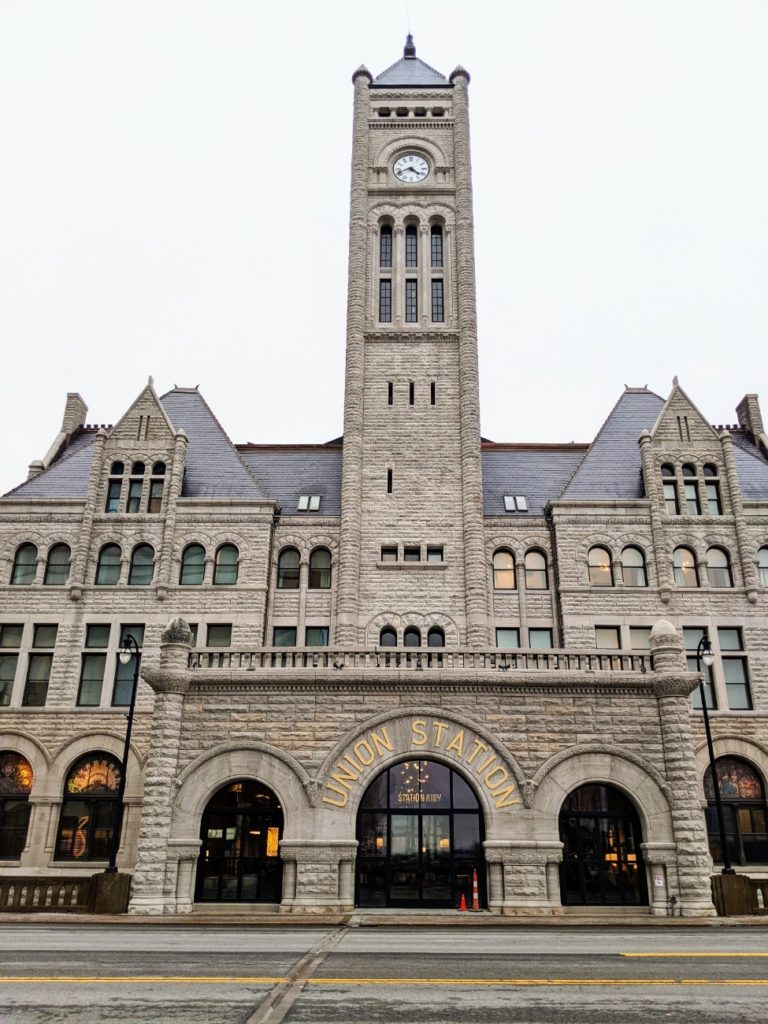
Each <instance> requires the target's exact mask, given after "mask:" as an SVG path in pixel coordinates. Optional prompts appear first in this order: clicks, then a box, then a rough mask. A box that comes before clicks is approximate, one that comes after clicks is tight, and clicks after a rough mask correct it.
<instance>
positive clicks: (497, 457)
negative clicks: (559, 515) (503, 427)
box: [481, 444, 586, 518]
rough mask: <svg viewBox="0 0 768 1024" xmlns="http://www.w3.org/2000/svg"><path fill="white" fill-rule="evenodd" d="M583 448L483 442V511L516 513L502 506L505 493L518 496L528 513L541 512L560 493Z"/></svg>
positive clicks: (579, 460)
mask: <svg viewBox="0 0 768 1024" xmlns="http://www.w3.org/2000/svg"><path fill="white" fill-rule="evenodd" d="M585 450H586V445H562V447H560V446H557V445H519V446H517V445H493V444H486V445H483V450H482V456H481V457H482V466H483V513H484V514H485V515H487V516H509V517H511V518H514V517H515V516H519V515H520V513H519V512H508V511H507V510H506V508H505V507H504V496H505V495H508V494H509V495H512V496H516V495H522V496H523V497H524V498H525V500H526V502H527V504H528V512H529V513H530V514H532V515H542V514H543V512H544V508H545V507H546V505H547V504H548V503H549V502H550V501H554V500H555V499H556V498H558V497H559V496H560V494H561V493H562V490H563V488H564V487H565V485H566V484H567V483H568V481H569V480H570V478H571V476H572V475H573V473H574V471H575V469H576V468H577V466H578V465H579V463H580V462H581V461H582V459H583V458H584V452H585ZM523 514H524V513H523Z"/></svg>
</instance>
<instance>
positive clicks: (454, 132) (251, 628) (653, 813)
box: [0, 37, 768, 915]
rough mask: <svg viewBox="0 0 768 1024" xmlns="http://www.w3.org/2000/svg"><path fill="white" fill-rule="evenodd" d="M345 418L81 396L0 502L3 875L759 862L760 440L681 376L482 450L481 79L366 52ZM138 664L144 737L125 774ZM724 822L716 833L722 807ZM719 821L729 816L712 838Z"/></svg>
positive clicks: (490, 897)
mask: <svg viewBox="0 0 768 1024" xmlns="http://www.w3.org/2000/svg"><path fill="white" fill-rule="evenodd" d="M353 84H354V107H353V146H352V182H351V200H350V250H349V298H348V317H347V340H346V345H347V348H346V353H347V357H346V392H345V408H344V434H343V439H341V438H339V439H337V440H335V441H331V442H328V443H327V444H308V445H304V446H268V445H250V444H247V445H237V444H233V443H232V442H231V441H230V439H229V438H228V436H227V434H226V433H225V431H224V429H223V427H222V426H221V424H220V423H219V421H218V420H217V418H216V416H215V415H214V413H213V412H212V410H211V409H210V408H209V407H208V405H207V404H206V402H205V399H204V398H203V395H202V394H201V393H200V392H199V391H198V390H197V389H196V388H180V387H176V388H174V389H173V390H172V391H169V392H168V393H167V394H164V395H162V396H158V394H157V393H156V392H155V389H154V387H153V384H152V381H151V379H150V381H149V383H148V385H147V387H146V388H145V389H144V390H143V391H142V393H141V394H140V395H139V396H138V397H137V399H136V401H135V402H134V403H133V405H132V406H131V408H130V409H128V411H127V412H126V413H125V414H124V415H123V416H122V418H121V419H119V420H118V421H117V422H116V424H115V425H114V426H102V427H97V426H88V425H86V413H87V409H86V406H85V403H84V402H83V400H82V399H81V398H80V396H79V395H77V394H70V395H68V396H67V400H66V406H65V411H64V417H63V421H62V424H61V429H60V431H59V433H58V435H57V436H56V438H55V440H54V442H53V445H52V447H51V449H50V451H49V452H48V453H47V455H46V456H45V458H44V459H43V460H42V461H39V462H33V463H32V464H31V466H30V469H29V478H28V480H27V481H26V482H24V483H22V484H21V485H20V486H18V487H16V488H15V489H14V490H13V491H11V492H10V493H9V494H7V495H6V496H5V497H4V498H3V499H1V500H0V590H1V592H2V601H1V603H0V876H2V877H7V876H11V877H15V876H19V877H29V876H34V875H39V876H45V877H52V876H57V875H66V876H69V877H71V876H73V875H78V874H82V875H83V876H86V875H89V874H91V873H93V872H95V871H98V870H100V869H101V868H103V867H104V864H105V860H106V856H107V853H108V849H109V845H110V839H111V836H112V834H113V828H114V823H115V812H116V810H117V803H116V800H117V797H116V794H117V787H118V781H119V779H120V776H121V773H122V772H123V771H125V773H126V775H125V778H126V790H125V803H124V818H123V822H124V825H123V830H122V836H121V840H122V841H121V846H120V851H119V863H120V865H121V867H122V868H123V869H124V870H125V871H127V872H131V873H132V874H133V885H132V897H131V909H132V911H134V912H150V913H157V914H161V913H165V914H174V913H186V912H190V911H194V910H196V909H197V908H198V907H200V906H203V905H205V904H208V903H228V904H235V903H236V904H238V905H239V906H242V907H248V906H250V905H252V904H260V905H270V906H273V907H275V908H279V909H280V910H281V911H283V912H291V911H298V910H302V911H307V910H314V911H317V912H318V913H320V912H324V911H325V912H329V911H339V910H348V909H351V908H352V907H353V906H360V907H384V906H401V907H402V906H406V907H407V906H411V907H413V906H430V907H435V908H440V907H445V908H448V907H455V906H456V905H457V904H458V903H459V901H460V900H461V898H462V897H464V898H465V899H467V900H468V901H471V898H472V888H473V883H474V882H475V881H476V883H477V891H478V899H479V902H480V904H481V905H482V906H485V907H487V908H488V909H489V910H491V911H493V912H497V913H507V914H521V913H529V914H534V913H539V914H541V913H562V912H563V911H564V908H566V909H567V908H568V907H572V906H575V907H578V906H583V905H585V904H587V905H594V904H601V905H606V906H609V907H610V906H616V907H626V906H627V905H632V906H637V907H640V908H642V907H645V908H647V909H648V912H650V913H656V914H664V913H667V912H668V909H669V906H670V901H671V899H672V897H674V898H675V901H676V905H677V907H678V909H679V910H680V911H681V912H682V913H683V914H685V915H710V914H712V913H714V910H713V906H712V901H711V895H710V875H711V873H712V871H713V857H714V858H715V861H718V860H719V859H720V857H721V850H720V846H719V838H718V835H717V829H716V827H715V825H714V818H713V816H712V811H711V809H710V808H709V806H708V805H709V802H710V799H711V796H712V785H711V780H709V778H708V776H707V775H706V772H707V765H708V761H707V755H706V746H705V743H704V734H703V726H702V714H701V710H700V706H699V708H698V709H697V700H696V698H697V695H698V692H699V691H698V689H697V686H698V679H699V676H698V675H697V663H696V649H697V646H698V644H699V640H700V639H702V637H707V638H708V639H709V640H710V641H711V644H712V647H713V650H714V654H715V660H714V665H713V666H712V669H711V671H708V672H707V678H706V687H707V690H706V692H707V700H708V703H709V704H710V706H711V708H712V711H711V718H712V726H713V731H714V736H715V751H716V754H717V756H718V758H719V760H718V774H719V777H720V779H721V785H722V789H723V795H724V801H725V811H726V822H727V827H728V841H729V844H730V849H731V857H732V859H733V861H734V863H735V864H736V865H737V870H740V871H748V872H749V873H750V874H752V875H757V876H761V875H762V876H765V875H766V874H768V835H767V834H766V794H765V786H766V780H767V779H768V725H767V723H766V714H767V713H768V640H767V637H766V628H765V627H766V608H768V438H766V435H765V433H764V429H763V423H762V420H761V415H760V409H759V405H758V401H757V397H756V396H755V395H747V396H746V397H745V398H744V399H743V400H742V401H741V402H740V403H739V406H738V411H737V415H738V424H737V425H735V426H729V427H713V426H712V425H711V424H709V423H708V422H707V420H706V418H705V417H704V416H703V415H702V413H701V412H699V410H698V409H697V408H696V406H695V405H694V404H693V402H692V401H691V399H690V398H689V397H688V396H687V395H686V393H685V392H684V391H683V389H682V388H681V387H680V386H679V385H678V383H677V382H676V381H675V383H674V386H673V388H672V390H671V393H670V394H669V395H668V397H667V398H666V400H665V399H664V398H662V397H659V396H658V395H656V394H654V393H652V392H651V391H649V390H647V389H645V388H627V389H626V390H625V391H624V392H623V393H622V394H621V395H619V397H618V400H617V402H616V404H615V405H614V407H613V409H612V410H611V411H610V412H608V415H607V418H606V420H605V423H604V425H603V427H602V428H601V430H600V431H599V433H598V435H597V437H595V439H594V440H593V441H592V442H591V444H583V445H582V444H563V445H553V444H513V443H512V444H506V443H505V444H501V443H492V442H490V441H486V440H484V439H482V438H481V436H480V427H479V423H480V419H479V398H478V380H477V327H476V311H475V284H474V255H473V222H472V181H471V164H470V145H469V114H468V86H469V74H468V73H467V72H466V71H465V70H464V69H463V68H461V67H458V68H456V69H455V70H454V71H453V72H452V73H451V75H450V76H449V77H447V78H446V77H445V76H443V75H442V74H440V73H439V72H437V71H435V70H434V69H433V68H431V67H430V66H429V65H427V64H426V63H424V62H423V61H422V60H421V59H420V58H418V57H417V56H416V53H415V48H414V47H413V44H412V41H411V39H410V37H409V39H408V42H407V45H406V47H405V52H404V56H403V57H402V58H401V59H400V60H398V61H397V62H396V63H395V64H393V65H392V67H390V68H388V69H387V70H386V71H384V72H383V73H382V74H380V75H378V77H376V78H373V77H372V76H371V74H370V73H369V72H368V71H367V69H366V68H364V67H361V68H359V69H358V70H357V71H356V72H355V74H354V75H353ZM125 635H130V636H131V637H133V638H134V640H135V641H136V643H137V646H138V647H139V648H140V649H141V676H142V679H141V681H140V683H139V687H138V696H137V709H136V720H135V723H134V733H133V742H132V745H131V751H130V756H129V758H128V763H127V765H123V764H122V763H121V758H122V753H123V741H124V735H125V724H126V721H125V713H126V705H127V704H128V703H129V702H130V696H131V690H132V682H133V671H134V664H135V663H134V662H133V661H132V660H129V661H128V663H127V664H123V663H122V662H121V660H120V658H119V657H118V651H119V649H120V648H121V647H122V646H123V643H124V637H125ZM708 826H709V827H708ZM708 832H709V837H708Z"/></svg>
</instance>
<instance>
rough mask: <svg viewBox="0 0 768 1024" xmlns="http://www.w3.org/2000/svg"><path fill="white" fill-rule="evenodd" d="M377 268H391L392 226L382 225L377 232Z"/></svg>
mask: <svg viewBox="0 0 768 1024" xmlns="http://www.w3.org/2000/svg"><path fill="white" fill-rule="evenodd" d="M379 266H380V267H391V266H392V225H391V224H382V225H381V228H380V230H379Z"/></svg>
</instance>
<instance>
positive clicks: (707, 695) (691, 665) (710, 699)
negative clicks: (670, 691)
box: [683, 626, 717, 709]
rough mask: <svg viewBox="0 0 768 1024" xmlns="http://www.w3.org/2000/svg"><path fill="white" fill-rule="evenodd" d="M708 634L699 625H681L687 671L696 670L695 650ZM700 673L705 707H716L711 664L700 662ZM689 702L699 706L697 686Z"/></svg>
mask: <svg viewBox="0 0 768 1024" xmlns="http://www.w3.org/2000/svg"><path fill="white" fill-rule="evenodd" d="M708 636H709V632H708V630H707V629H703V628H702V627H700V626H683V644H684V646H685V653H686V659H685V660H686V665H687V667H688V671H689V672H698V665H697V659H696V651H697V649H698V646H699V643H700V642H701V640H702V638H703V637H708ZM701 674H702V676H703V678H704V699H705V700H706V702H707V707H708V708H710V709H714V708H716V707H717V701H716V700H715V687H714V684H713V682H712V668H711V666H710V667H709V668H708V667H707V666H706V665H705V664H704V662H703V661H702V663H701ZM691 703H692V704H693V706H694V707H695V708H697V709H700V708H701V690H700V688H699V687H698V686H697V687H696V689H695V690H694V691H693V693H692V694H691Z"/></svg>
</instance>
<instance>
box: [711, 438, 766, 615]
mask: <svg viewBox="0 0 768 1024" xmlns="http://www.w3.org/2000/svg"><path fill="white" fill-rule="evenodd" d="M720 444H721V445H722V449H723V462H724V463H725V476H726V479H727V481H728V493H729V494H730V497H731V509H732V511H733V523H734V526H735V527H736V543H737V545H738V548H739V562H740V564H741V576H742V579H743V580H744V586H745V588H746V591H747V600H748V601H749V603H750V604H756V603H757V597H758V594H759V592H760V583H759V580H758V576H757V566H756V564H755V551H754V549H753V547H752V542H751V540H750V537H749V531H748V530H747V522H746V519H745V518H744V505H743V503H742V500H741V484H740V483H739V474H738V471H737V469H736V460H735V458H734V455H733V438H732V437H731V435H730V433H729V432H728V431H727V430H724V431H723V432H722V434H721V435H720Z"/></svg>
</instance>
